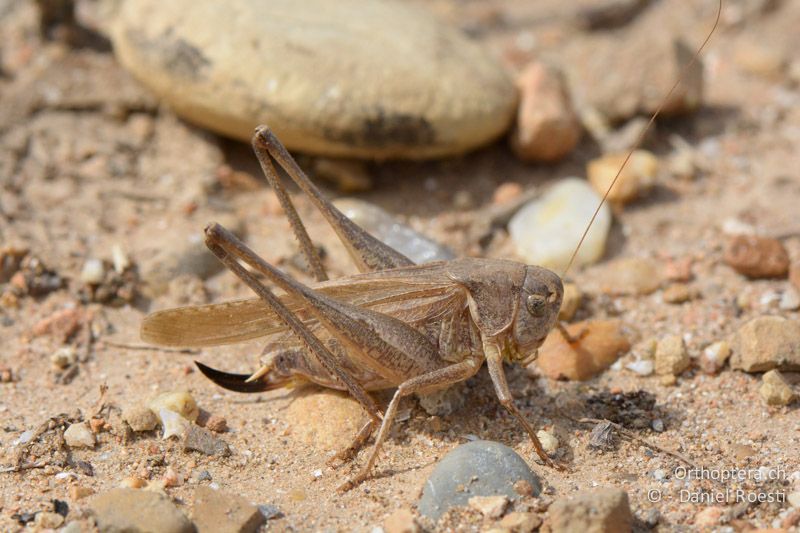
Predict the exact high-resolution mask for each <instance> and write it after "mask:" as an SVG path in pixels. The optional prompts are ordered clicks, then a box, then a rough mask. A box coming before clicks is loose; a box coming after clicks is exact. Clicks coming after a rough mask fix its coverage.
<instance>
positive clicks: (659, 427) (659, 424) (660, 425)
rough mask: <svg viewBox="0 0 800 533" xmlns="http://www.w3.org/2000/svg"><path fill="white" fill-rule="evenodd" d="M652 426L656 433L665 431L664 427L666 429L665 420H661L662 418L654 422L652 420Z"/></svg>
mask: <svg viewBox="0 0 800 533" xmlns="http://www.w3.org/2000/svg"><path fill="white" fill-rule="evenodd" d="M650 427H651V428H652V429H653V431H655V432H656V433H664V429H665V428H664V421H663V420H661V419H660V418H656V419H654V420H653V421H652V422H650Z"/></svg>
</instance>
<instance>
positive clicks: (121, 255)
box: [111, 244, 131, 274]
mask: <svg viewBox="0 0 800 533" xmlns="http://www.w3.org/2000/svg"><path fill="white" fill-rule="evenodd" d="M111 262H112V263H113V264H114V270H115V271H116V272H117V274H122V273H123V272H125V269H126V268H128V267H129V266H131V261H130V259H128V256H127V255H126V254H125V251H124V250H123V249H122V246H120V245H119V244H115V245H114V246H112V247H111Z"/></svg>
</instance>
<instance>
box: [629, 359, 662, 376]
mask: <svg viewBox="0 0 800 533" xmlns="http://www.w3.org/2000/svg"><path fill="white" fill-rule="evenodd" d="M625 368H627V369H628V370H630V371H631V372H633V373H635V374H639V375H640V376H649V375H650V374H652V373H653V370H655V364H654V363H653V361H652V360H651V359H641V360H638V361H633V362H631V363H628V364H627V365H625Z"/></svg>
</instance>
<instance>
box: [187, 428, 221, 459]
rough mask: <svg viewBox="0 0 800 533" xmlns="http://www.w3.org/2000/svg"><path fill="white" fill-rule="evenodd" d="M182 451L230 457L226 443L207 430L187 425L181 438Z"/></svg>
mask: <svg viewBox="0 0 800 533" xmlns="http://www.w3.org/2000/svg"><path fill="white" fill-rule="evenodd" d="M183 449H184V450H194V451H198V452H201V453H204V454H205V455H219V456H223V457H224V456H227V455H230V453H231V452H230V448H229V447H228V443H227V442H225V441H224V440H222V439H220V438H219V437H217V436H215V435H214V434H213V433H211V432H210V431H209V430H207V429H204V428H201V427H199V426H195V425H189V426H188V427H187V428H186V431H185V433H184V436H183Z"/></svg>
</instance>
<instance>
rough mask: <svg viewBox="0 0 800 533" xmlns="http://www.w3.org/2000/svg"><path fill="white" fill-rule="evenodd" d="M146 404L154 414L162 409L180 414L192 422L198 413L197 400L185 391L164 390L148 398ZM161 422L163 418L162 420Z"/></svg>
mask: <svg viewBox="0 0 800 533" xmlns="http://www.w3.org/2000/svg"><path fill="white" fill-rule="evenodd" d="M147 406H148V407H149V408H150V409H151V410H152V411H153V412H154V413H156V414H158V413H160V412H161V410H162V409H166V410H168V411H172V412H173V413H178V414H179V415H180V416H182V417H183V418H185V419H186V420H189V421H191V422H194V421H195V420H197V416H198V415H199V414H200V409H199V408H198V407H197V402H195V400H194V398H193V397H192V395H191V394H189V393H188V392H185V391H178V392H165V393H163V394H159V395H158V396H156V397H155V398H153V399H152V400H150V401H149V402H148V404H147ZM162 422H163V420H162Z"/></svg>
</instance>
